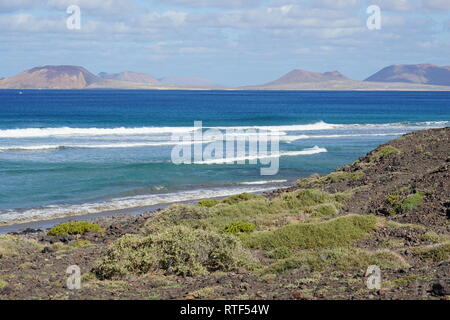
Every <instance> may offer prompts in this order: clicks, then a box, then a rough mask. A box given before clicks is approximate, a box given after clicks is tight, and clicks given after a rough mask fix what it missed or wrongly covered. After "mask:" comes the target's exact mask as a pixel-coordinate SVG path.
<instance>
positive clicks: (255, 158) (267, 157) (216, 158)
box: [171, 121, 280, 176]
mask: <svg viewBox="0 0 450 320" xmlns="http://www.w3.org/2000/svg"><path fill="white" fill-rule="evenodd" d="M238 137H239V138H238ZM255 137H256V139H255ZM171 140H172V141H174V142H177V143H176V144H175V146H174V148H173V149H172V152H171V160H172V163H174V164H176V165H180V164H239V165H244V164H247V163H248V164H253V165H257V164H258V163H259V164H260V165H261V166H265V167H261V168H260V174H261V175H263V176H271V175H276V174H277V173H278V171H279V167H280V159H279V158H280V133H279V132H277V131H271V130H260V129H256V128H248V129H239V128H229V129H226V130H223V131H222V130H219V129H217V128H209V129H206V130H203V123H202V121H195V122H194V130H193V131H192V133H179V132H178V133H173V134H172V136H171ZM188 142H190V143H188Z"/></svg>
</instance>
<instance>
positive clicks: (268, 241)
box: [244, 215, 377, 250]
mask: <svg viewBox="0 0 450 320" xmlns="http://www.w3.org/2000/svg"><path fill="white" fill-rule="evenodd" d="M376 222H377V219H376V217H374V216H370V215H366V216H360V215H350V216H344V217H339V218H335V219H332V220H329V221H325V222H315V223H298V224H292V225H287V226H284V227H281V228H279V229H276V230H274V231H268V232H259V233H256V234H253V235H250V236H248V237H247V238H245V240H244V243H245V244H246V245H247V246H248V247H250V248H254V249H265V250H270V249H275V248H278V247H281V246H286V247H288V248H291V249H297V248H304V249H312V248H332V247H339V246H345V245H350V244H352V243H353V242H355V241H356V240H359V239H361V238H363V237H364V236H365V235H367V233H368V232H370V231H372V230H374V229H375V226H376Z"/></svg>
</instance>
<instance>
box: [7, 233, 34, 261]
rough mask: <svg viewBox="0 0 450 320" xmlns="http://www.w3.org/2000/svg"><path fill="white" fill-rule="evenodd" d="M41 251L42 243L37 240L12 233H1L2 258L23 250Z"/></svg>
mask: <svg viewBox="0 0 450 320" xmlns="http://www.w3.org/2000/svg"><path fill="white" fill-rule="evenodd" d="M27 249H28V250H32V251H40V250H42V245H40V244H39V243H38V242H37V241H35V240H30V239H26V238H22V237H16V236H11V235H0V259H1V258H4V257H10V256H15V255H17V254H18V253H19V252H20V251H22V250H27Z"/></svg>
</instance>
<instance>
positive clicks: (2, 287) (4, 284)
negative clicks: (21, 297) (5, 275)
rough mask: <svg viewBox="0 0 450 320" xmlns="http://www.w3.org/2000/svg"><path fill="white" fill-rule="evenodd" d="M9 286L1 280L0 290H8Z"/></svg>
mask: <svg viewBox="0 0 450 320" xmlns="http://www.w3.org/2000/svg"><path fill="white" fill-rule="evenodd" d="M7 286H8V282H6V281H4V280H2V279H0V290H1V289H4V288H6V287H7Z"/></svg>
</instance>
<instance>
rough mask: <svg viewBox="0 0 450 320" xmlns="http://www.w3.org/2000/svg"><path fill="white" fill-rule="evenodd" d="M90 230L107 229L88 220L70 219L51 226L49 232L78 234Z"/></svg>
mask: <svg viewBox="0 0 450 320" xmlns="http://www.w3.org/2000/svg"><path fill="white" fill-rule="evenodd" d="M88 232H93V233H103V232H105V230H104V229H103V228H102V227H101V226H99V225H98V224H93V223H90V222H87V221H70V222H65V223H61V224H58V225H56V226H54V227H53V228H51V229H50V230H49V231H48V232H47V234H48V235H50V236H63V235H76V234H85V233H88Z"/></svg>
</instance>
